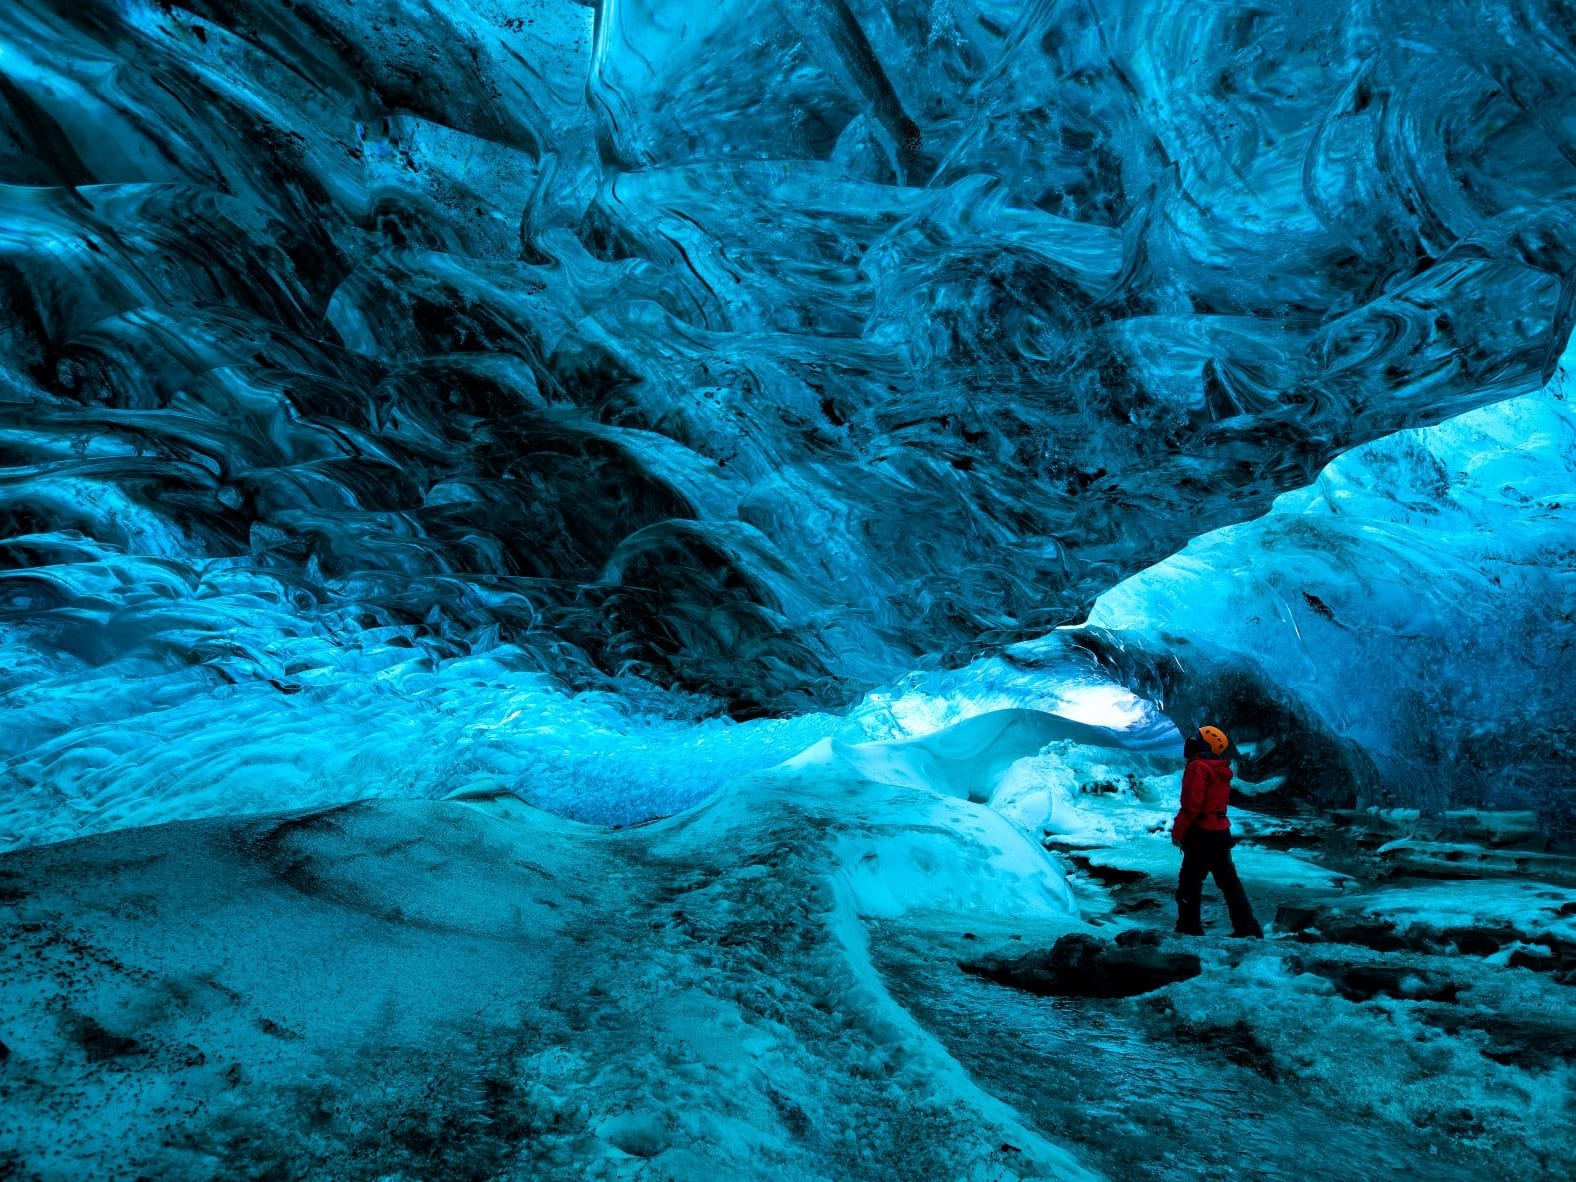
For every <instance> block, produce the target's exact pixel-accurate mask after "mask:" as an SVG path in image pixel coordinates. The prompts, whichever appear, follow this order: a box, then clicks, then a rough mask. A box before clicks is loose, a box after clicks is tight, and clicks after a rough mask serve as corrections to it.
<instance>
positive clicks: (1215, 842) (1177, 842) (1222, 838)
mask: <svg viewBox="0 0 1576 1182" xmlns="http://www.w3.org/2000/svg"><path fill="white" fill-rule="evenodd" d="M1230 747H1231V740H1230V739H1228V738H1226V732H1225V731H1223V730H1221V729H1220V728H1219V727H1218V726H1201V727H1199V728H1198V730H1196V731H1194V732H1193V733H1192V734H1191V735H1189V736H1188V738H1187V742H1185V743H1184V744H1183V745H1182V754H1183V756H1184V757H1185V758H1186V759H1187V768H1186V770H1185V771H1183V773H1182V807H1181V808H1180V809H1179V810H1178V811H1177V816H1176V820H1175V821H1173V822H1171V844H1172V845H1174V846H1178V847H1180V848H1181V850H1182V874H1181V876H1180V877H1179V878H1178V880H1177V931H1178V932H1180V933H1181V934H1182V935H1184V936H1202V935H1203V934H1204V925H1203V923H1202V922H1201V920H1200V917H1199V909H1200V908H1201V907H1202V906H1203V903H1204V879H1206V878H1207V877H1209V876H1210V875H1211V874H1213V875H1214V876H1215V885H1216V886H1217V887H1219V888H1220V893H1221V894H1223V895H1225V896H1226V907H1227V909H1228V910H1229V911H1230V912H1231V934H1232V935H1233V936H1238V937H1250V938H1253V939H1260V938H1262V937H1263V935H1264V929H1263V928H1261V927H1259V921H1258V920H1256V919H1254V918H1253V908H1252V906H1251V905H1249V903H1248V894H1247V892H1246V891H1244V890H1243V889H1242V879H1240V878H1238V877H1237V867H1236V866H1235V865H1234V864H1233V863H1232V861H1231V820H1230V818H1228V817H1227V816H1226V806H1227V805H1228V804H1229V803H1230V801H1231V764H1230V762H1229V756H1228V755H1227V751H1228V750H1229V749H1230Z"/></svg>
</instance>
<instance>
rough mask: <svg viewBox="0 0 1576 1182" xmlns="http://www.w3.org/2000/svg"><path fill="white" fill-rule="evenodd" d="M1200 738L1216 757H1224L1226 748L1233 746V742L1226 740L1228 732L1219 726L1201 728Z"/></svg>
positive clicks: (1199, 731)
mask: <svg viewBox="0 0 1576 1182" xmlns="http://www.w3.org/2000/svg"><path fill="white" fill-rule="evenodd" d="M1198 737H1199V738H1201V739H1203V740H1204V745H1205V746H1206V747H1208V748H1209V749H1210V750H1211V751H1213V752H1214V753H1215V754H1216V755H1224V754H1225V753H1226V748H1227V747H1230V746H1231V740H1230V739H1228V738H1226V732H1225V731H1223V730H1221V729H1220V728H1219V727H1218V726H1201V727H1199V728H1198Z"/></svg>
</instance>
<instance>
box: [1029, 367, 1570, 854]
mask: <svg viewBox="0 0 1576 1182" xmlns="http://www.w3.org/2000/svg"><path fill="white" fill-rule="evenodd" d="M1572 362H1576V353H1573V354H1567V355H1566V359H1565V364H1563V365H1562V366H1561V367H1560V369H1559V371H1558V373H1557V375H1556V378H1555V380H1554V381H1553V382H1551V383H1550V385H1549V387H1548V388H1547V389H1546V390H1545V391H1543V392H1541V393H1539V394H1535V395H1528V396H1526V397H1523V398H1519V399H1515V400H1513V401H1510V402H1505V403H1500V404H1498V405H1495V406H1491V407H1485V408H1483V409H1480V410H1476V411H1473V412H1471V413H1469V414H1465V415H1462V416H1460V417H1458V418H1455V419H1452V420H1450V421H1448V422H1446V423H1442V424H1439V425H1438V426H1434V427H1430V428H1426V429H1419V430H1413V431H1405V432H1401V433H1399V434H1397V435H1394V436H1390V437H1388V438H1386V439H1382V440H1377V441H1375V442H1372V443H1369V444H1366V445H1365V446H1363V447H1361V448H1358V449H1357V450H1355V451H1353V452H1351V453H1349V454H1347V455H1344V456H1342V457H1341V458H1340V459H1338V460H1336V461H1335V462H1334V463H1332V464H1331V465H1330V466H1329V467H1328V468H1326V469H1325V470H1324V472H1322V473H1321V474H1320V476H1319V479H1318V480H1317V481H1316V482H1315V483H1314V484H1313V485H1311V486H1310V487H1308V488H1306V489H1299V490H1297V491H1295V492H1290V493H1287V494H1285V495H1284V496H1282V497H1280V498H1279V499H1278V500H1277V501H1276V502H1275V505H1274V508H1273V509H1272V511H1271V512H1270V513H1268V514H1267V515H1265V516H1264V517H1263V518H1261V519H1259V520H1257V521H1253V522H1249V523H1246V524H1244V525H1239V526H1234V527H1231V528H1228V529H1223V530H1219V531H1216V532H1215V533H1212V534H1209V535H1206V536H1204V537H1201V538H1198V539H1196V540H1194V541H1193V542H1192V543H1190V544H1189V545H1188V546H1187V547H1186V548H1185V549H1184V550H1183V551H1182V552H1181V553H1179V554H1177V555H1175V556H1173V557H1172V558H1169V559H1167V560H1166V561H1164V562H1162V563H1159V564H1157V565H1156V566H1154V567H1152V568H1150V569H1148V570H1146V571H1143V572H1142V573H1140V574H1138V575H1135V576H1134V577H1132V578H1131V579H1128V580H1126V581H1124V582H1123V583H1121V584H1120V585H1118V586H1117V587H1115V588H1113V589H1112V590H1110V591H1108V592H1106V593H1105V594H1104V595H1102V596H1101V597H1100V599H1099V600H1098V601H1097V602H1096V604H1095V607H1094V609H1093V611H1092V612H1091V614H1090V617H1089V634H1088V637H1087V643H1090V644H1091V645H1092V647H1094V648H1096V649H1097V650H1100V651H1102V652H1103V653H1105V654H1106V655H1107V656H1108V657H1111V658H1114V659H1116V661H1117V663H1118V664H1122V663H1125V664H1127V665H1128V667H1129V668H1134V667H1136V668H1145V667H1153V666H1146V663H1145V662H1144V660H1143V659H1142V658H1141V657H1140V656H1139V655H1140V654H1143V655H1145V656H1147V657H1148V658H1149V660H1150V661H1152V662H1155V664H1156V665H1158V666H1159V667H1160V668H1162V669H1163V670H1164V671H1165V673H1166V676H1164V677H1163V678H1162V681H1164V682H1167V683H1169V684H1168V686H1167V689H1168V692H1169V694H1170V695H1171V697H1172V700H1173V708H1174V710H1175V711H1176V712H1177V713H1179V714H1181V715H1183V716H1186V715H1189V714H1191V713H1196V712H1197V710H1198V709H1199V708H1201V707H1202V706H1203V703H1204V702H1206V701H1207V702H1210V703H1212V704H1213V709H1214V710H1215V711H1216V712H1217V713H1222V712H1223V713H1225V714H1228V715H1230V714H1233V713H1234V714H1235V715H1236V717H1235V718H1233V719H1231V720H1230V721H1231V722H1232V724H1233V725H1234V727H1235V729H1237V730H1238V732H1239V734H1240V736H1241V737H1242V738H1244V739H1247V738H1249V737H1260V738H1263V739H1264V740H1265V741H1264V742H1263V743H1262V744H1258V745H1252V744H1250V747H1253V746H1258V747H1259V748H1260V749H1258V750H1256V751H1255V756H1256V759H1250V761H1249V763H1250V766H1251V765H1255V764H1256V769H1257V770H1258V771H1259V772H1260V773H1271V772H1279V773H1282V774H1288V775H1290V777H1291V779H1292V780H1293V784H1292V789H1293V791H1313V792H1319V791H1324V792H1329V791H1331V790H1339V789H1340V788H1341V787H1343V786H1351V785H1354V784H1355V785H1356V786H1357V787H1358V788H1359V789H1360V790H1361V791H1362V793H1363V794H1364V795H1365V797H1366V799H1367V800H1368V801H1369V802H1380V803H1391V804H1400V805H1405V806H1407V807H1414V808H1416V807H1421V808H1424V809H1428V810H1432V811H1438V810H1443V809H1450V808H1452V807H1455V808H1462V807H1467V808H1480V807H1488V808H1496V809H1533V810H1536V811H1537V812H1538V813H1539V815H1540V819H1541V821H1542V823H1543V824H1544V825H1545V827H1546V828H1547V829H1549V830H1552V831H1557V832H1563V833H1565V834H1566V835H1576V812H1573V811H1572V809H1573V807H1576V771H1573V769H1576V705H1573V703H1576V408H1573V404H1572V399H1573V398H1576V370H1573V369H1572V368H1567V367H1568V366H1570V364H1571V363H1572ZM1042 643H1043V642H1042ZM1026 647H1028V648H1030V649H1032V648H1033V647H1035V646H1032V645H1031V646H1026ZM1124 650H1125V651H1124ZM1283 711H1284V714H1283V713H1282V712H1283ZM1288 720H1292V721H1293V726H1292V727H1291V728H1288V727H1287V726H1286V722H1287V721H1288ZM1298 724H1301V725H1304V726H1307V727H1308V730H1309V732H1311V733H1309V734H1306V735H1304V737H1303V738H1302V739H1300V740H1299V741H1293V742H1290V743H1287V742H1285V740H1286V739H1288V738H1289V737H1291V736H1290V735H1289V734H1288V733H1287V732H1288V730H1291V731H1293V732H1295V731H1296V730H1299V729H1301V726H1299V725H1298ZM1276 732H1280V733H1279V735H1278V737H1277V733H1276ZM1330 738H1333V739H1335V740H1336V742H1337V746H1336V748H1335V749H1333V750H1332V749H1331V748H1330V747H1329V746H1328V745H1327V742H1326V741H1323V740H1328V739H1330ZM1277 740H1278V741H1277ZM1277 748H1278V749H1277ZM1309 760H1311V761H1312V764H1313V766H1309V767H1302V766H1300V765H1302V764H1303V763H1304V762H1306V761H1309Z"/></svg>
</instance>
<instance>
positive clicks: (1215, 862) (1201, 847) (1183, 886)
mask: <svg viewBox="0 0 1576 1182" xmlns="http://www.w3.org/2000/svg"><path fill="white" fill-rule="evenodd" d="M1211 874H1213V875H1214V876H1215V885H1216V886H1217V887H1219V888H1220V893H1221V894H1223V895H1225V896H1226V908H1227V910H1229V911H1230V912H1231V930H1232V931H1233V932H1235V933H1237V934H1238V935H1262V934H1263V929H1262V928H1260V927H1259V921H1258V920H1256V919H1254V918H1253V908H1252V907H1251V906H1250V905H1249V904H1248V893H1247V892H1246V891H1244V890H1243V889H1242V880H1241V879H1240V878H1238V877H1237V868H1236V866H1235V865H1233V864H1232V861H1231V831H1230V830H1228V829H1200V828H1198V827H1197V826H1194V827H1193V828H1192V829H1191V830H1189V831H1188V833H1187V835H1186V836H1185V837H1183V838H1182V875H1181V877H1180V878H1178V879H1177V931H1179V932H1183V933H1185V934H1187V935H1190V936H1202V935H1203V934H1204V925H1203V923H1202V922H1201V920H1200V917H1199V909H1200V908H1201V907H1202V906H1203V903H1204V880H1205V879H1206V878H1208V877H1209V876H1210V875H1211Z"/></svg>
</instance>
